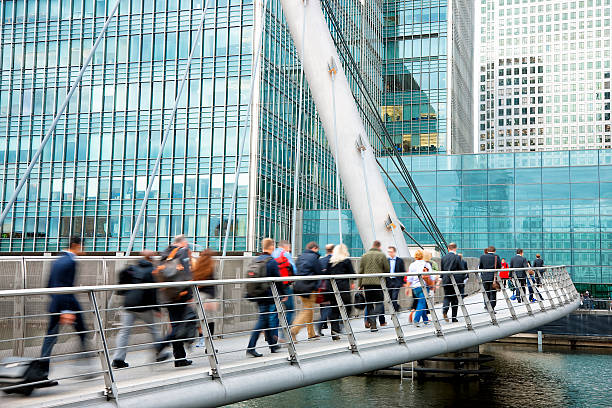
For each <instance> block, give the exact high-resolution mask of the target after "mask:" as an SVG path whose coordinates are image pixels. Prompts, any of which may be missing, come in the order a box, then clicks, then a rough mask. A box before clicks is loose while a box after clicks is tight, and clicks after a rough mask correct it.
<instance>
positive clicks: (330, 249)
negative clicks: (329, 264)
mask: <svg viewBox="0 0 612 408" xmlns="http://www.w3.org/2000/svg"><path fill="white" fill-rule="evenodd" d="M334 247H335V245H334V244H327V245H325V255H331V254H332V253H333V252H334Z"/></svg>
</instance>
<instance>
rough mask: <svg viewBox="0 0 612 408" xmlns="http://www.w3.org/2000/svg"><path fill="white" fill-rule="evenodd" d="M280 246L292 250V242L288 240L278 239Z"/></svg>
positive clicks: (288, 250)
mask: <svg viewBox="0 0 612 408" xmlns="http://www.w3.org/2000/svg"><path fill="white" fill-rule="evenodd" d="M278 247H279V248H282V249H283V250H285V251H287V252H291V243H290V242H289V241H287V240H282V241H278Z"/></svg>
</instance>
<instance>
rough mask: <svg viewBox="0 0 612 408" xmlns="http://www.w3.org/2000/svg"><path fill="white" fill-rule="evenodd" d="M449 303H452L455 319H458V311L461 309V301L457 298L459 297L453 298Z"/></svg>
mask: <svg viewBox="0 0 612 408" xmlns="http://www.w3.org/2000/svg"><path fill="white" fill-rule="evenodd" d="M449 302H450V304H451V308H452V313H453V319H456V318H457V309H458V308H459V299H458V298H457V295H455V296H451V297H450V299H449Z"/></svg>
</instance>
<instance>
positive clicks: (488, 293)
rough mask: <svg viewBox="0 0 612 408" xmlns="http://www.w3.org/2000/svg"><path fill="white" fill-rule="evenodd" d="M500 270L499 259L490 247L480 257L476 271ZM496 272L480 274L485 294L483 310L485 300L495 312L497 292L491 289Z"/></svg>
mask: <svg viewBox="0 0 612 408" xmlns="http://www.w3.org/2000/svg"><path fill="white" fill-rule="evenodd" d="M499 268H501V259H500V258H499V256H498V255H497V254H496V253H495V247H494V246H492V245H491V246H490V247H489V248H487V250H486V253H485V254H484V255H481V256H480V263H479V264H478V269H499ZM496 274H497V272H493V271H491V272H481V273H480V277H481V278H482V284H483V286H484V290H485V293H484V295H483V297H484V301H485V308H486V306H487V304H486V302H487V298H488V299H489V303H491V307H492V308H493V310H495V305H496V304H497V291H496V290H495V289H493V280H494V279H495V275H496Z"/></svg>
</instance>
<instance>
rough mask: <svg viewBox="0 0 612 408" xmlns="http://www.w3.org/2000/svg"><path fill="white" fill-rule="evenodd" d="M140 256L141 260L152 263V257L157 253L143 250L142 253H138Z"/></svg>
mask: <svg viewBox="0 0 612 408" xmlns="http://www.w3.org/2000/svg"><path fill="white" fill-rule="evenodd" d="M140 255H142V257H143V259H146V260H147V261H150V262H153V257H154V256H155V255H157V253H156V252H155V251H150V250H148V249H145V250H144V251H142V252H141V253H140Z"/></svg>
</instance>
